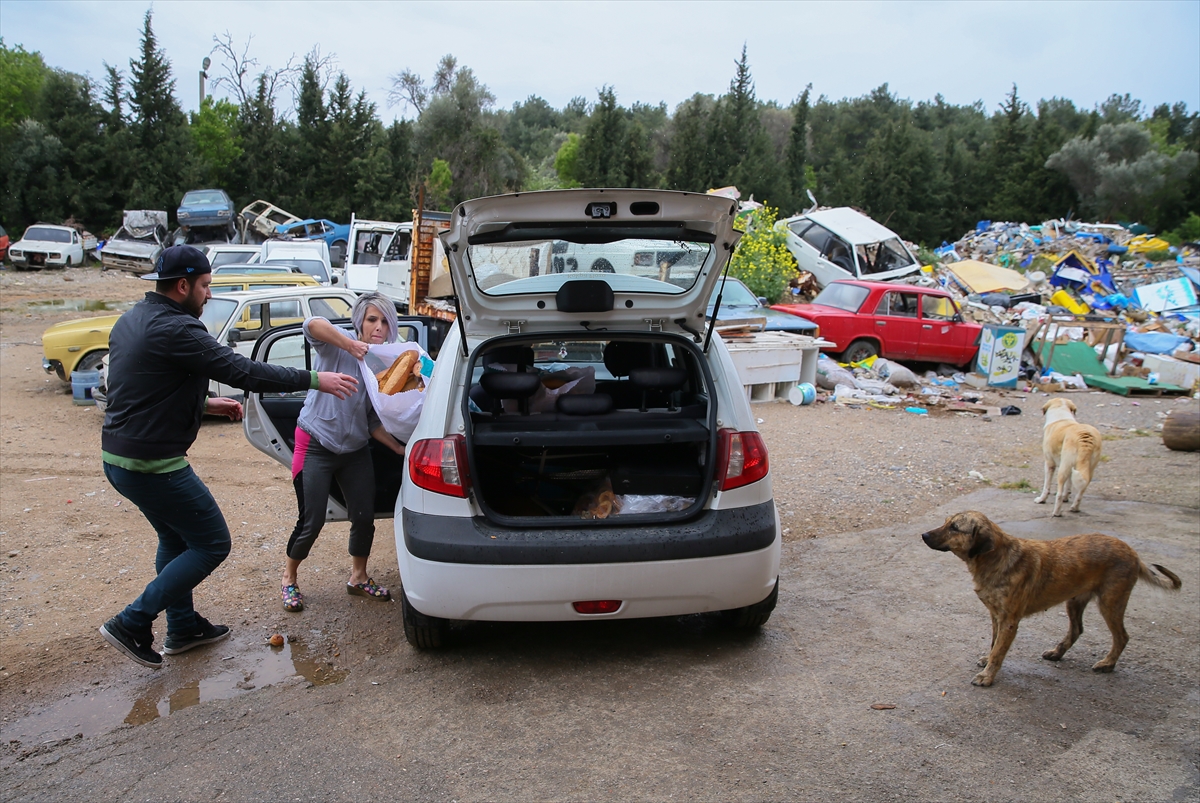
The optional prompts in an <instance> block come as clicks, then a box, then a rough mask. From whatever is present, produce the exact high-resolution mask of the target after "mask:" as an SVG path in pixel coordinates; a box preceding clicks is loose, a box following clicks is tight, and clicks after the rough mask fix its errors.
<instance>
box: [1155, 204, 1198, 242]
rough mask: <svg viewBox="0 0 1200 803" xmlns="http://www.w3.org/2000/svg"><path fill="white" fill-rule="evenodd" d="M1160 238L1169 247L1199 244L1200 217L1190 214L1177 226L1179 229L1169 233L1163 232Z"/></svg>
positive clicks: (1193, 213)
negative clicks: (1169, 245) (1168, 244)
mask: <svg viewBox="0 0 1200 803" xmlns="http://www.w3.org/2000/svg"><path fill="white" fill-rule="evenodd" d="M1162 238H1163V239H1164V240H1166V241H1167V242H1169V243H1170V244H1171V245H1182V244H1183V243H1197V242H1200V215H1197V214H1196V213H1195V212H1192V213H1191V214H1189V215H1188V216H1187V219H1186V220H1184V221H1183V223H1181V224H1180V225H1179V228H1177V229H1173V230H1171V231H1164V232H1163V233H1162Z"/></svg>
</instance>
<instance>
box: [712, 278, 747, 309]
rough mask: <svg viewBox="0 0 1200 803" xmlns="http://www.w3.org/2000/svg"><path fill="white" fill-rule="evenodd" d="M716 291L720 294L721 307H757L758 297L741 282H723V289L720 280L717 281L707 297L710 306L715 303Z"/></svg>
mask: <svg viewBox="0 0 1200 803" xmlns="http://www.w3.org/2000/svg"><path fill="white" fill-rule="evenodd" d="M718 293H720V295H721V306H723V307H757V306H758V305H759V304H758V299H757V298H755V297H754V294H753V293H751V292H750V289H749V288H748V287H746V285H744V284H742V283H741V282H735V281H728V282H725V287H724V289H722V288H721V282H717V286H716V287H714V288H713V291H712V295H711V296H710V297H709V299H708V306H710V307H711V306H712V305H714V304H716V303H717V294H718Z"/></svg>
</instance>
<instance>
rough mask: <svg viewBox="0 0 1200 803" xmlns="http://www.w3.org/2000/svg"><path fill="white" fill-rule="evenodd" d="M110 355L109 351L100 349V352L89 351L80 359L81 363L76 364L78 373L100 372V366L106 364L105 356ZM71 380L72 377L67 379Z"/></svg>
mask: <svg viewBox="0 0 1200 803" xmlns="http://www.w3.org/2000/svg"><path fill="white" fill-rule="evenodd" d="M105 354H108V349H100V350H98V351H89V352H88V353H87V354H85V355H83V357H82V358H80V360H79V362H77V363H75V370H76V371H99V370H100V364H101V363H102V362H104V355H105ZM67 379H68V380H70V377H68V378H67Z"/></svg>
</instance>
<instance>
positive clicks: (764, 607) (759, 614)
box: [721, 577, 779, 630]
mask: <svg viewBox="0 0 1200 803" xmlns="http://www.w3.org/2000/svg"><path fill="white" fill-rule="evenodd" d="M777 602H779V578H778V577H776V578H775V587H774V588H772V589H771V593H770V594H768V595H767V598H766V599H764V600H762V601H761V602H756V603H754V604H753V605H747V606H746V607H745V608H734V609H733V610H731V611H721V615H722V618H723V619H724V620H725V623H726V624H727V625H729V626H730V627H732V628H734V629H736V630H756V629H757V628H760V627H762V626H763V625H765V624H766V623H767V620H768V619H770V618H771V612H772V611H774V610H775V604H776V603H777Z"/></svg>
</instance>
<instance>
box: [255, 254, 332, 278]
mask: <svg viewBox="0 0 1200 803" xmlns="http://www.w3.org/2000/svg"><path fill="white" fill-rule="evenodd" d="M265 264H267V265H285V266H286V265H295V266H296V267H297V268H299V269H300V272H301V273H307V274H308V275H309V276H311V277H313V278H314V279H316V280H317V281H318V282H327V281H329V274H328V273H326V272H325V263H324V262H322V261H321V260H319V259H289V260H288V261H287V262H275V261H270V262H267V263H265Z"/></svg>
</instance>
